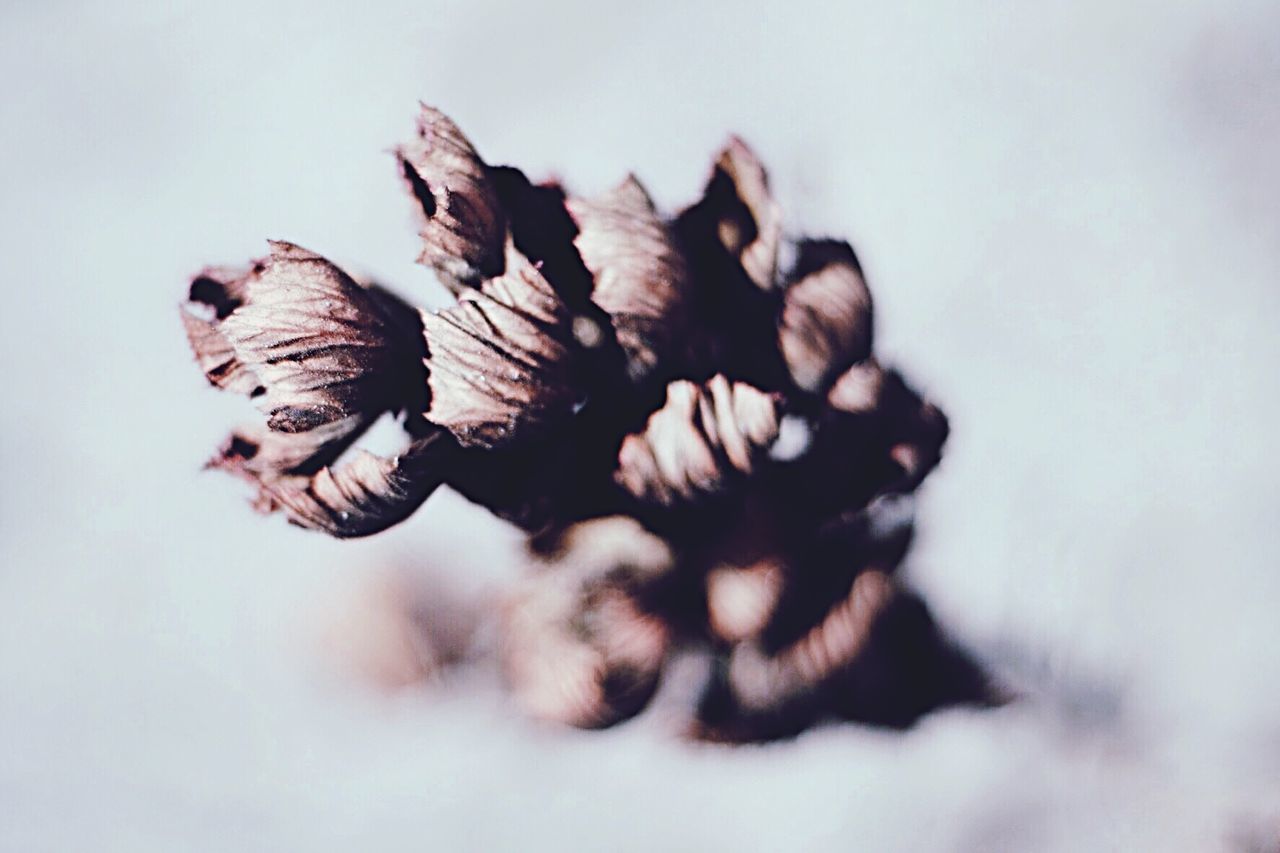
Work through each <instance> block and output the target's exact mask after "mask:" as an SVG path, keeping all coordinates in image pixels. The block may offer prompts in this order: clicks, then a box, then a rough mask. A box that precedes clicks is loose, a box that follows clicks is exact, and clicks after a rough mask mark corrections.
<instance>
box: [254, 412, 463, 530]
mask: <svg viewBox="0 0 1280 853" xmlns="http://www.w3.org/2000/svg"><path fill="white" fill-rule="evenodd" d="M455 449H456V448H455V446H454V445H453V442H452V441H451V440H450V439H449V438H448V436H447V435H446V434H444V433H442V432H439V433H433V434H430V435H427V436H424V437H422V438H419V439H417V440H415V441H414V442H413V444H411V445H410V447H409V448H408V449H407V450H406V451H405V452H404V453H402V454H400V455H398V456H395V457H392V458H385V457H381V456H376V455H374V454H372V453H369V452H368V451H363V450H361V451H357V452H356V455H355V456H354V458H352V459H350V460H349V461H346V462H342V463H340V464H338V465H335V466H332V467H325V468H321V469H320V470H319V471H318V472H316V474H314V475H313V476H311V477H284V478H279V479H267V480H263V481H261V483H260V485H261V488H262V493H261V501H260V504H259V508H260V509H262V510H264V511H267V512H270V511H274V510H280V511H282V512H283V513H284V514H285V515H286V516H287V517H288V519H289V521H290V522H292V523H294V524H296V525H298V526H300V527H306V528H310V529H312V530H321V531H324V532H325V533H328V534H329V535H331V536H336V537H339V538H351V537H357V536H369V535H371V534H373V533H379V532H381V531H383V530H386V529H387V528H388V527H391V526H393V525H395V524H398V523H400V522H401V521H404V520H405V519H406V518H408V517H409V515H411V514H412V513H413V511H414V510H416V509H417V508H418V507H419V506H421V505H422V503H423V502H424V501H425V500H426V499H427V498H428V497H430V496H431V493H432V492H433V491H435V489H436V487H437V486H439V485H440V483H441V481H442V479H443V477H444V475H445V472H446V470H447V465H448V462H449V458H450V455H451V453H453V452H454V450H455Z"/></svg>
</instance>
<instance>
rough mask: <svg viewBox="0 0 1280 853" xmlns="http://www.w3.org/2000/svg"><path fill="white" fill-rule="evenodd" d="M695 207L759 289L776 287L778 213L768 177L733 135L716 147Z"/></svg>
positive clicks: (758, 162) (780, 215) (780, 218)
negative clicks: (707, 176) (708, 174)
mask: <svg viewBox="0 0 1280 853" xmlns="http://www.w3.org/2000/svg"><path fill="white" fill-rule="evenodd" d="M698 206H699V207H700V208H702V211H703V214H704V215H705V216H706V218H707V222H708V224H709V225H710V226H711V229H712V235H711V236H713V237H714V238H715V239H716V240H717V241H718V242H719V243H720V244H721V245H722V246H723V247H724V249H725V251H727V252H728V253H729V254H730V255H732V256H733V257H735V258H737V259H738V261H739V263H741V264H742V269H743V271H744V272H746V274H747V277H748V278H749V279H751V281H752V282H753V283H755V285H756V286H757V287H759V288H760V289H761V290H769V289H771V288H772V287H773V286H774V279H775V277H776V273H777V268H778V244H779V243H780V242H781V240H782V211H781V208H779V207H778V203H777V202H776V201H774V200H773V195H772V194H771V193H770V192H769V176H768V173H767V172H766V171H765V168H764V164H762V163H761V162H760V158H758V157H757V156H756V154H755V152H754V151H752V150H751V148H750V147H749V146H748V145H747V143H745V142H743V141H742V140H741V139H739V138H738V137H736V136H731V137H729V141H728V142H727V143H726V144H725V147H724V148H723V149H722V150H721V151H720V155H719V156H718V157H717V158H716V162H715V166H714V168H713V169H712V173H711V180H710V181H708V183H707V188H706V190H705V192H704V194H703V199H702V201H701V202H699V204H698Z"/></svg>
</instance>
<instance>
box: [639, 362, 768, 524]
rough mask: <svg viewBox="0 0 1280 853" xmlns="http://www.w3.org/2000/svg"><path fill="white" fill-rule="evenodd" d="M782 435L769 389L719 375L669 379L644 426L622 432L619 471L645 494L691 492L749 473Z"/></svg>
mask: <svg viewBox="0 0 1280 853" xmlns="http://www.w3.org/2000/svg"><path fill="white" fill-rule="evenodd" d="M777 437H778V412H777V402H776V401H775V400H774V398H773V397H772V396H770V395H769V394H766V393H764V392H763V391H759V390H757V389H755V388H752V387H751V386H750V385H747V384H746V383H743V382H734V383H730V382H729V380H727V379H725V378H724V376H721V375H717V376H715V377H713V378H712V379H711V380H710V381H708V382H707V383H706V384H705V385H703V386H698V385H695V384H693V383H692V382H688V381H686V380H679V381H676V382H672V383H671V384H670V385H668V386H667V401H666V404H665V405H664V406H663V407H662V408H661V409H659V410H658V411H657V412H655V413H654V414H653V415H652V416H651V417H650V418H649V422H648V424H647V425H646V427H645V430H644V432H643V433H637V434H633V435H629V436H627V437H626V438H625V439H624V440H623V442H622V448H621V449H620V450H619V452H618V470H617V471H616V472H615V473H614V479H615V480H616V481H617V482H618V484H619V485H621V486H622V487H623V488H625V489H626V490H627V491H629V492H630V493H631V494H632V495H634V496H635V497H637V498H639V499H641V500H644V501H650V502H654V503H659V504H671V503H673V502H675V501H676V500H677V499H682V500H691V499H693V498H695V497H697V496H698V495H700V494H710V493H714V492H718V491H721V490H722V489H723V488H724V487H725V485H726V483H727V482H728V480H729V479H731V477H733V476H734V475H744V474H750V473H751V471H752V469H753V467H754V464H755V461H756V460H757V459H758V458H759V457H760V455H761V454H762V453H763V452H764V451H765V450H766V449H767V448H768V446H769V445H770V444H771V443H772V442H773V440H774V439H775V438H777Z"/></svg>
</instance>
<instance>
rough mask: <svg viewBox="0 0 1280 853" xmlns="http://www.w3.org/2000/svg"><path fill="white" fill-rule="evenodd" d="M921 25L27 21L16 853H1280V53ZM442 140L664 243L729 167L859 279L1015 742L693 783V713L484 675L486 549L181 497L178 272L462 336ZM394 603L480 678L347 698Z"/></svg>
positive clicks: (1230, 29) (224, 15)
mask: <svg viewBox="0 0 1280 853" xmlns="http://www.w3.org/2000/svg"><path fill="white" fill-rule="evenodd" d="M902 5H904V6H908V5H909V6H910V8H902V9H899V8H895V4H880V3H856V4H834V3H833V4H816V3H813V4H806V3H767V4H762V3H751V2H741V3H733V4H728V3H669V4H668V3H644V4H641V3H631V4H625V5H617V6H611V5H607V4H580V5H575V4H570V3H519V2H509V3H498V4H494V3H470V2H461V0H458V1H457V2H440V0H436V2H424V0H417V2H411V3H410V2H392V3H361V4H347V3H314V2H308V3H303V2H298V3H268V4H263V3H260V2H220V3H201V4H192V3H174V4H159V3H156V4H149V3H144V2H134V3H116V4H105V3H103V4H97V3H70V2H57V1H56V0H55V2H49V3H34V2H14V0H9V2H7V3H5V4H4V7H3V11H2V12H0V98H2V99H3V119H2V120H0V140H3V149H2V150H3V158H2V165H0V181H2V184H0V241H2V244H3V247H4V253H3V254H4V271H5V282H4V291H3V293H4V306H3V309H2V310H0V360H2V363H3V370H0V376H2V377H3V379H2V381H3V385H2V386H0V388H2V391H3V401H4V402H3V405H0V475H2V476H3V478H4V488H3V489H2V490H0V848H3V849H6V850H23V851H39V850H85V849H94V850H130V851H141V850H157V851H158V850H179V849H181V850H231V849H235V850H257V849H263V850H265V849H273V850H280V849H286V850H287V849H296V850H301V849H307V850H351V849H363V850H421V849H428V850H462V849H477V850H480V849H483V850H498V849H510V850H515V849H520V850H533V849H538V850H552V849H564V850H578V849H583V850H585V849H619V850H652V849H670V850H694V849H741V850H783V849H786V850H847V849H868V850H913V851H916V850H963V851H968V850H973V851H978V850H984V851H985V850H1061V851H1075V850H1104V849H1116V850H1218V849H1224V850H1276V849H1280V846H1278V845H1280V652H1278V651H1277V649H1278V647H1280V619H1277V618H1276V615H1275V610H1276V607H1277V603H1280V577H1278V573H1277V557H1278V556H1280V547H1278V546H1280V533H1278V532H1277V527H1278V525H1277V510H1278V509H1280V485H1278V484H1280V454H1277V453H1276V452H1275V438H1274V434H1275V430H1276V427H1277V423H1280V405H1278V404H1277V393H1276V392H1277V379H1276V377H1277V369H1278V367H1280V240H1277V235H1278V234H1280V157H1278V156H1277V155H1278V153H1280V49H1278V48H1277V45H1280V8H1278V7H1277V6H1276V5H1275V4H1274V3H1270V2H1257V3H1248V2H1235V0H1230V2H1222V0H1205V2H1187V3H1177V4H1168V3H1156V2H1088V3H1080V2H1072V3H1067V2H1050V3H1043V4H1016V3H1008V4H986V3H954V2H939V3H932V4H919V5H917V4H902ZM419 98H421V99H424V100H426V101H428V102H430V103H433V104H435V105H438V106H440V107H441V108H443V109H445V110H446V111H447V112H448V113H450V114H451V115H453V116H454V118H456V119H457V121H458V122H459V124H460V125H461V126H462V127H463V128H464V130H466V132H467V133H468V134H469V135H470V136H471V137H472V138H473V139H474V140H476V141H477V144H478V146H479V147H480V149H481V152H482V154H483V155H484V156H485V157H486V158H487V159H488V160H490V161H491V162H498V163H502V162H512V163H515V164H517V165H520V166H523V167H525V168H526V170H528V171H529V172H530V173H531V174H532V175H534V176H535V177H536V176H546V175H551V174H558V175H561V176H562V177H564V178H565V179H566V180H567V181H568V182H569V183H570V185H571V187H572V188H574V189H576V190H578V191H582V192H593V191H598V190H602V189H604V188H606V187H608V186H611V185H612V184H613V183H614V182H616V181H617V180H618V179H620V178H621V177H622V175H624V174H625V173H626V172H627V171H628V170H634V171H635V172H636V173H637V174H638V175H639V176H640V177H641V179H642V180H643V181H645V182H646V184H647V185H648V186H649V187H650V189H651V190H652V192H653V194H654V196H655V198H656V199H657V200H658V201H659V203H660V204H662V205H663V206H665V207H666V208H667V209H668V210H671V209H674V208H677V207H679V206H680V205H682V204H684V203H686V202H688V201H690V200H692V199H693V198H695V197H696V195H697V193H698V192H699V190H700V188H701V185H702V181H703V180H704V176H705V174H706V169H707V167H708V162H709V157H710V156H711V154H712V152H713V151H714V150H715V149H716V148H717V147H718V145H719V144H720V142H721V141H722V139H723V137H724V136H725V134H726V133H727V132H729V131H736V132H738V133H740V134H742V135H744V136H745V137H746V138H747V139H748V140H749V141H750V142H751V143H752V144H753V145H754V146H755V147H756V148H757V150H758V151H759V152H760V154H761V155H762V157H763V158H764V159H765V161H766V162H767V163H768V164H770V165H771V168H772V177H773V184H774V187H775V191H776V194H777V196H778V197H779V199H780V201H781V203H782V204H783V206H784V208H785V209H786V212H787V215H788V217H789V222H790V225H791V227H792V228H793V229H794V230H797V231H802V232H808V233H814V234H832V235H837V236H848V237H849V238H850V239H852V240H853V242H854V245H855V246H856V247H857V248H858V250H859V253H860V255H861V256H862V260H863V262H864V265H865V266H866V268H867V271H868V274H869V278H870V281H871V285H872V288H873V291H874V293H875V297H876V300H877V310H878V317H877V322H878V332H879V333H880V337H879V344H878V346H879V348H880V349H881V350H882V352H883V353H884V354H885V358H886V359H888V360H892V361H894V362H896V363H898V364H900V365H901V366H903V367H904V368H905V369H906V370H907V371H908V373H909V375H910V376H912V377H913V378H914V379H915V380H916V381H917V382H918V383H920V384H921V385H922V386H923V387H924V388H925V389H926V390H927V391H928V392H929V393H931V394H932V395H933V396H935V397H936V398H937V399H939V400H940V401H941V403H942V405H943V406H944V408H945V409H946V411H947V412H948V413H949V414H950V415H951V418H952V424H953V434H952V439H951V442H950V444H949V446H948V452H947V455H946V458H945V460H944V462H943V465H942V467H941V468H940V469H939V470H938V471H937V472H936V473H935V474H934V475H933V476H932V477H930V478H929V480H928V481H927V483H926V485H925V488H924V490H923V492H922V495H921V499H920V503H919V508H918V513H919V514H918V518H919V522H920V536H919V540H918V544H917V547H916V548H915V550H914V551H913V552H912V555H911V556H910V557H909V559H908V563H907V568H906V572H907V574H906V576H907V578H908V580H909V581H910V583H911V584H912V585H913V586H915V587H916V588H917V589H919V590H920V591H921V592H922V593H923V594H924V595H925V597H926V598H927V600H928V601H929V602H930V603H931V605H932V606H933V608H934V610H935V613H936V615H937V617H938V619H939V620H940V622H941V623H942V624H943V625H944V626H945V627H946V628H947V629H948V630H949V631H950V632H951V634H952V635H953V636H955V637H957V638H958V639H959V640H961V641H962V642H963V643H965V644H966V645H967V646H968V647H969V648H971V649H973V650H974V651H975V652H976V653H977V654H978V655H979V656H980V657H981V658H982V659H983V660H984V661H986V662H987V663H988V664H989V665H990V666H991V667H992V669H993V671H995V672H996V673H998V674H999V675H1000V676H1001V677H1002V678H1003V679H1005V681H1006V683H1008V684H1011V685H1013V686H1015V687H1016V689H1018V690H1020V691H1021V692H1022V693H1023V694H1024V697H1025V698H1024V699H1023V700H1022V701H1019V702H1015V703H1014V704H1012V705H1010V706H1008V707H1006V708H1003V709H1000V710H997V711H991V712H975V711H965V710H952V711H947V712H942V713H938V714H935V715H933V716H930V717H928V718H926V719H925V720H924V721H923V722H922V723H920V724H919V725H918V726H917V727H915V728H914V729H912V730H911V731H909V732H907V733H905V734H900V733H893V732H885V731H881V730H875V729H870V728H862V727H857V726H838V727H828V728H823V729H818V730H815V731H812V732H810V733H808V734H806V735H804V736H802V737H800V738H799V739H798V740H795V741H792V742H787V743H780V744H774V745H770V746H766V747H761V748H743V749H728V748H717V747H701V748H698V747H692V746H690V745H688V744H685V743H683V742H681V741H680V740H679V739H678V738H676V737H675V736H674V733H675V732H676V731H677V730H678V727H679V725H678V724H679V708H680V707H681V701H680V700H681V699H682V697H681V696H680V695H679V694H680V691H681V690H682V689H685V688H684V686H683V684H682V682H683V681H684V679H681V678H679V677H677V678H675V679H673V680H672V684H671V686H670V688H669V689H668V691H667V694H664V695H666V696H667V698H666V699H664V700H663V701H660V702H659V706H658V707H657V708H655V709H653V710H652V711H651V712H650V713H649V714H646V715H645V716H643V717H641V718H640V719H638V720H636V721H634V722H632V723H629V724H627V725H624V726H622V727H620V728H617V729H614V730H611V731H608V732H604V733H582V732H570V731H548V730H545V729H542V728H540V727H538V726H535V725H534V724H532V723H529V722H527V721H525V720H523V719H521V718H520V717H519V716H518V715H517V714H516V713H515V712H513V711H512V710H511V709H510V708H509V707H508V706H507V705H506V704H504V702H503V700H502V694H501V690H500V686H499V679H498V677H497V674H496V673H495V672H494V671H493V667H492V666H490V665H486V664H485V658H484V654H483V649H484V648H485V643H486V638H485V634H486V620H485V617H484V613H485V610H486V607H487V606H488V603H489V602H491V601H492V599H493V597H494V595H495V594H496V590H498V589H499V588H500V587H501V585H502V584H503V583H504V581H505V580H507V579H509V578H510V577H512V576H514V575H515V573H516V572H517V571H518V563H519V548H518V537H517V536H516V535H515V534H514V533H513V532H512V531H510V530H509V529H507V528H504V527H503V526H502V525H500V524H498V523H496V522H494V521H492V520H491V519H489V518H488V517H487V516H486V515H485V514H484V513H483V512H482V511H479V510H477V509H476V508H474V507H472V506H470V505H468V504H467V503H466V502H465V501H463V500H462V499H460V498H458V497H456V496H454V495H452V494H448V493H440V494H437V495H436V496H435V497H433V498H432V499H431V501H430V502H429V503H428V504H427V506H426V507H425V509H424V510H422V511H420V512H419V513H418V515H417V516H415V517H414V518H413V519H412V520H411V521H410V522H409V523H407V524H405V525H403V526H402V527H400V528H397V529H395V530H394V531H392V532H389V533H387V534H385V535H383V536H380V537H377V538H375V539H372V540H368V541H360V542H353V543H339V542H334V541H330V540H327V539H325V538H323V537H321V536H318V535H313V534H307V533H304V532H302V531H299V530H296V529H293V528H290V527H288V526H287V525H285V524H284V523H283V522H282V521H280V520H279V519H275V518H270V519H264V518H260V517H257V516H255V515H253V514H252V513H251V512H250V511H249V509H248V507H247V506H246V504H245V492H244V489H243V488H241V486H240V484H238V483H235V482H233V481H231V480H230V479H229V478H226V477H221V476H216V475H211V474H203V473H202V472H201V471H200V465H201V463H202V462H203V461H204V459H205V458H206V457H207V456H208V454H209V453H210V452H211V451H212V449H213V448H214V447H215V445H217V444H218V442H220V441H221V439H222V438H223V436H224V434H225V432H226V430H227V428H228V427H229V426H230V425H231V424H233V423H234V422H236V421H237V420H238V419H239V417H240V416H241V415H242V414H243V409H242V405H243V404H242V403H241V402H239V401H235V400H231V399H228V398H227V395H219V394H217V393H215V392H214V391H212V390H210V389H208V388H207V387H206V386H205V384H204V382H203V380H202V379H201V377H200V376H199V374H198V372H197V371H196V370H195V369H194V368H193V366H192V364H191V360H190V356H189V354H188V352H187V349H186V343H185V341H184V339H183V336H182V333H181V329H180V324H179V323H178V318H177V313H176V307H177V304H178V301H179V300H180V298H181V297H182V295H183V292H184V286H185V281H186V277H187V276H188V275H189V274H190V273H192V272H193V271H195V270H196V269H198V268H199V267H201V266H203V265H204V264H206V263H211V262H222V263H225V262H239V261H241V260H244V259H247V258H250V257H255V256H258V255H260V254H261V253H262V252H263V249H264V243H263V239H264V238H267V237H279V238H286V239H289V240H292V241H294V242H297V243H300V244H301V245H304V246H307V247H308V248H311V249H314V250H316V251H318V252H321V253H323V254H325V255H326V256H329V257H331V258H333V259H334V260H335V261H338V262H340V263H342V264H344V265H346V266H348V268H350V269H352V270H354V271H361V272H366V273H370V274H373V275H376V276H377V277H379V278H381V279H382V280H385V281H388V282H390V283H392V284H393V285H394V286H395V287H397V288H398V289H399V290H400V292H402V293H404V294H407V295H411V296H413V297H414V298H417V299H418V300H419V301H421V302H422V303H423V304H428V305H433V304H440V302H441V301H442V300H443V296H444V294H443V291H442V290H441V289H440V288H439V287H438V286H437V285H436V284H435V283H434V282H433V281H432V280H431V277H430V275H429V274H428V273H427V272H426V271H425V270H424V269H422V268H420V267H417V266H415V265H414V264H413V258H414V256H415V254H416V238H415V235H414V230H413V227H412V220H411V217H410V208H409V206H408V204H407V202H406V200H405V198H404V197H403V196H402V194H401V191H400V188H399V186H398V184H397V179H396V174H395V169H394V164H393V161H392V159H391V158H390V157H389V156H388V155H387V154H386V153H385V151H386V149H387V148H388V147H389V146H390V145H391V144H393V143H394V142H396V141H397V140H399V139H401V138H404V137H405V136H406V135H407V134H408V133H409V132H410V129H411V126H412V120H413V117H414V113H415V105H416V101H417V100H418V99H419ZM387 577H395V578H400V579H402V580H403V579H406V578H407V579H409V580H407V581H404V582H406V583H410V584H419V585H420V590H421V592H422V595H424V596H425V598H426V600H427V601H428V604H429V605H430V606H429V608H428V610H429V612H431V613H435V614H436V615H437V616H438V617H439V618H440V619H442V620H446V621H448V620H453V622H454V623H456V624H454V625H453V627H452V628H451V630H454V632H455V634H456V633H458V632H461V633H462V635H467V632H470V631H474V633H472V634H470V635H469V636H470V640H469V644H468V643H463V644H462V646H463V647H464V648H466V649H469V650H470V651H469V652H468V653H469V654H473V655H475V656H477V657H479V659H480V662H479V663H478V664H477V665H475V666H472V667H469V668H466V669H463V670H459V671H457V672H453V673H449V674H446V675H444V676H442V677H440V678H437V679H434V680H432V681H430V682H429V683H426V684H420V685H415V686H413V687H411V688H409V689H406V690H401V691H396V692H391V693H388V692H385V691H375V690H368V689H366V688H365V687H363V686H360V685H361V682H359V681H358V680H357V679H355V678H352V677H350V675H351V672H352V671H353V668H351V667H347V668H345V669H344V667H342V666H334V665H333V664H335V663H338V662H340V661H341V659H343V657H344V655H345V656H349V653H350V651H351V650H350V648H343V647H342V643H343V642H348V643H350V642H352V637H353V636H355V637H357V638H358V637H363V636H366V635H367V633H368V632H370V631H374V632H376V630H378V629H377V628H370V627H369V625H370V624H372V622H366V623H363V627H361V626H362V623H360V621H359V620H360V619H361V618H364V617H362V616H361V613H363V612H364V611H360V610H359V608H360V607H362V606H363V605H361V604H360V602H362V601H365V602H366V603H367V599H368V592H369V589H370V585H371V584H372V585H373V586H375V587H376V585H377V584H378V583H382V582H383V581H381V580H379V579H380V578H382V579H385V578H387ZM397 582H399V581H397ZM374 609H375V611H376V607H375V608H374ZM357 611H358V612H357ZM365 615H366V616H367V615H368V614H367V613H366V614H365ZM377 618H380V617H377V614H376V612H375V616H374V618H373V621H375V622H376V619H377ZM335 620H336V621H335ZM343 620H346V621H345V622H344V621H343ZM352 620H354V621H352ZM335 624H338V625H347V628H346V629H341V630H345V631H346V634H345V635H343V634H342V633H341V632H339V634H338V637H339V640H338V645H337V646H334V645H333V644H332V643H331V644H330V645H328V646H326V645H324V644H323V643H321V642H319V641H318V640H317V639H316V637H317V636H325V635H328V636H330V637H331V638H332V635H333V633H332V630H331V629H332V627H333V626H334V625H335ZM352 625H354V626H355V627H354V628H352V627H351V626H352ZM344 637H345V640H344V639H343V638H344ZM477 649H479V650H480V651H479V652H477V651H476V650H477ZM693 665H694V664H690V666H693ZM356 668H358V667H356Z"/></svg>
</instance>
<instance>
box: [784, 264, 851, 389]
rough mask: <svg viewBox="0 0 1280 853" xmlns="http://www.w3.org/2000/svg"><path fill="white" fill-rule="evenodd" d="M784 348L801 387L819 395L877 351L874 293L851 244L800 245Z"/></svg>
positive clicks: (786, 302)
mask: <svg viewBox="0 0 1280 853" xmlns="http://www.w3.org/2000/svg"><path fill="white" fill-rule="evenodd" d="M778 346H779V347H780V348H781V350H782V357H783V360H784V361H785V362H786V364H787V369H788V370H789V371H790V373H791V378H792V379H793V380H794V381H795V383H796V385H798V386H799V387H800V388H802V389H803V390H805V391H809V392H813V393H817V392H820V391H822V390H823V389H824V388H825V387H826V386H827V385H828V384H829V383H830V382H831V380H832V379H834V378H835V377H836V376H838V375H839V374H840V373H841V372H842V371H844V370H845V369H846V368H848V367H849V366H850V365H851V364H853V363H854V362H858V361H861V360H863V359H865V358H867V357H868V356H869V355H871V292H870V291H869V290H868V289H867V284H866V282H865V281H864V280H863V277H862V268H861V267H860V266H859V264H858V259H857V257H856V256H855V255H854V253H853V249H852V248H850V246H849V244H848V243H843V242H837V241H834V240H805V241H802V242H801V243H800V246H799V255H798V258H797V261H796V266H795V269H794V271H793V273H792V280H791V283H790V285H788V287H787V290H786V292H785V294H784V296H783V307H782V316H781V318H780V319H779V324H778Z"/></svg>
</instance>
